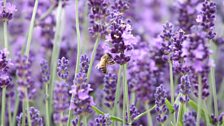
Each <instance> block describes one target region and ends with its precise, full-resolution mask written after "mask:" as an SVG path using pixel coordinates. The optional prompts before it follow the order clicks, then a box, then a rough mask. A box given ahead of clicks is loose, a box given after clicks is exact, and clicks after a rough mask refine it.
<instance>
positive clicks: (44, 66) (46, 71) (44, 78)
mask: <svg viewBox="0 0 224 126" xmlns="http://www.w3.org/2000/svg"><path fill="white" fill-rule="evenodd" d="M40 66H41V82H42V83H47V82H48V81H49V80H50V68H49V65H48V62H47V61H46V60H43V61H42V62H41V64H40Z"/></svg>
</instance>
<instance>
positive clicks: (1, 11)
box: [0, 2, 17, 20]
mask: <svg viewBox="0 0 224 126" xmlns="http://www.w3.org/2000/svg"><path fill="white" fill-rule="evenodd" d="M16 11H17V9H16V6H15V5H13V4H11V3H8V2H7V3H6V5H5V7H4V3H3V2H0V20H11V19H12V17H13V15H14V13H15V12H16Z"/></svg>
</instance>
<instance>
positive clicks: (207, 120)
mask: <svg viewBox="0 0 224 126" xmlns="http://www.w3.org/2000/svg"><path fill="white" fill-rule="evenodd" d="M203 102H204V106H203V107H204V111H205V113H206V114H205V121H206V124H207V126H209V125H210V122H209V117H208V113H209V112H208V108H207V105H206V102H205V100H204V101H203Z"/></svg>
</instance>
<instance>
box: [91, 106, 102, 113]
mask: <svg viewBox="0 0 224 126" xmlns="http://www.w3.org/2000/svg"><path fill="white" fill-rule="evenodd" d="M92 109H93V110H94V111H95V112H96V113H97V114H102V115H104V112H102V111H101V110H100V109H98V108H97V107H95V106H92Z"/></svg>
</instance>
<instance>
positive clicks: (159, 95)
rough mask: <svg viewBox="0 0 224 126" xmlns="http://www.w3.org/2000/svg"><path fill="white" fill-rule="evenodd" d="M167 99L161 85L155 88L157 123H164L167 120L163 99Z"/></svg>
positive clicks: (166, 110)
mask: <svg viewBox="0 0 224 126" xmlns="http://www.w3.org/2000/svg"><path fill="white" fill-rule="evenodd" d="M166 98H167V91H166V90H165V88H164V87H163V85H162V84H161V85H160V86H159V87H157V88H156V93H155V100H156V101H155V104H156V112H157V114H158V115H157V117H156V119H157V120H158V121H159V122H164V121H166V119H167V116H168V115H167V112H168V109H167V107H166V104H165V99H166Z"/></svg>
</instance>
